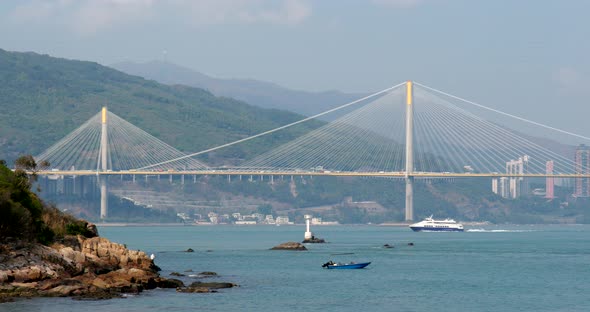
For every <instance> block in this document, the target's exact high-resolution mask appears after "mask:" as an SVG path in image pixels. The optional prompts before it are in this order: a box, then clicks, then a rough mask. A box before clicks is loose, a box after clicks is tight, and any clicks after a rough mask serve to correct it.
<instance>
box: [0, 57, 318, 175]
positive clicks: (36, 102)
mask: <svg viewBox="0 0 590 312" xmlns="http://www.w3.org/2000/svg"><path fill="white" fill-rule="evenodd" d="M105 105H106V106H108V107H109V110H110V111H111V112H113V113H115V114H117V115H118V116H120V117H121V118H123V119H126V120H127V121H129V122H131V123H133V124H134V125H136V126H138V127H140V128H142V129H144V130H145V131H146V132H148V133H150V134H151V135H154V136H156V137H157V138H159V139H161V140H162V141H164V142H166V143H168V144H170V145H172V146H174V147H176V148H178V149H180V150H181V151H185V152H197V151H200V150H204V149H206V148H210V147H214V146H218V145H221V144H223V143H227V142H231V141H235V140H238V139H241V138H244V137H247V136H250V135H253V134H256V133H260V132H262V131H265V130H269V129H273V128H276V127H278V126H282V125H285V124H288V123H290V122H293V121H296V120H299V119H302V118H303V116H300V115H297V114H294V113H291V112H286V111H280V110H276V109H262V108H259V107H256V106H252V105H249V104H247V103H244V102H242V101H238V100H234V99H230V98H227V97H217V96H215V95H213V94H212V93H210V92H209V91H206V90H203V89H199V88H194V87H188V86H181V85H174V86H169V85H164V84H160V83H157V82H155V81H150V80H146V79H143V78H140V77H137V76H131V75H128V74H125V73H122V72H120V71H117V70H115V69H112V68H109V67H105V66H102V65H100V64H97V63H93V62H85V61H77V60H67V59H61V58H54V57H50V56H48V55H40V54H36V53H18V52H8V51H5V50H1V49H0V159H4V160H6V161H7V163H8V164H11V163H12V161H13V160H14V159H16V157H17V156H18V155H19V154H33V155H37V154H39V153H40V152H42V151H43V150H45V149H46V148H48V147H49V146H51V145H52V144H54V143H56V142H57V141H58V140H59V139H61V138H62V137H64V136H65V135H66V134H68V133H70V132H71V131H73V130H74V129H76V128H77V127H79V126H80V125H82V123H84V122H85V121H86V120H87V119H88V118H90V117H92V116H94V115H95V114H97V113H98V112H99V111H100V109H101V107H102V106H105ZM320 124H321V122H317V121H316V122H311V123H305V124H303V125H302V126H303V127H299V126H298V127H297V128H296V129H293V128H290V129H286V131H281V132H280V133H277V134H276V135H273V136H265V137H262V138H260V139H256V140H252V141H249V142H247V143H246V144H239V145H237V146H233V147H231V148H229V149H226V150H221V151H219V152H218V153H216V154H214V155H213V156H211V157H217V158H215V159H208V160H207V161H211V162H216V161H217V162H224V159H226V158H245V157H248V156H252V155H253V154H256V153H259V152H261V151H265V150H268V149H269V148H270V147H271V146H276V145H277V144H280V143H284V142H286V141H289V140H291V139H293V138H295V137H297V136H298V135H300V134H301V133H303V132H306V131H309V130H310V129H312V128H315V127H317V126H319V125H320Z"/></svg>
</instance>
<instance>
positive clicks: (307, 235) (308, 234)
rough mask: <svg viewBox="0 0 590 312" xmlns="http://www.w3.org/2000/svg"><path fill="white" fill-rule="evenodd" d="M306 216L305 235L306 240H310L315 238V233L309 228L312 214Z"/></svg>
mask: <svg viewBox="0 0 590 312" xmlns="http://www.w3.org/2000/svg"><path fill="white" fill-rule="evenodd" d="M303 217H304V218H305V236H303V238H304V241H309V240H312V239H313V233H312V232H311V231H310V229H309V225H310V223H311V215H307V214H306V215H305V216H303Z"/></svg>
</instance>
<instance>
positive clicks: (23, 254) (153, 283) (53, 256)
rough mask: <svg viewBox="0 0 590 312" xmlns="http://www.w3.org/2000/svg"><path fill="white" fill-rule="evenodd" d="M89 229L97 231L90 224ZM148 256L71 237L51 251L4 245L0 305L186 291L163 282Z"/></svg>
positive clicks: (176, 284) (18, 244)
mask: <svg viewBox="0 0 590 312" xmlns="http://www.w3.org/2000/svg"><path fill="white" fill-rule="evenodd" d="M88 227H89V228H91V229H92V228H93V229H94V231H96V228H95V227H94V226H93V225H92V224H88ZM158 271H159V268H158V267H157V266H156V265H155V264H154V262H153V260H151V259H150V258H149V257H148V256H147V255H146V254H145V253H144V252H142V251H136V250H129V249H127V248H126V247H125V246H124V245H121V244H118V243H113V242H111V241H109V240H108V239H106V238H103V237H99V236H94V237H90V238H87V237H84V236H82V235H76V236H74V235H67V236H64V238H63V239H61V240H59V241H56V242H55V243H53V244H51V245H50V246H45V245H42V244H39V243H35V242H27V241H24V240H17V239H6V240H5V241H3V242H0V302H4V301H10V300H12V299H13V298H19V297H24V298H30V297H73V298H80V299H109V298H115V297H120V296H122V294H125V293H139V292H141V291H143V290H145V289H153V288H156V287H160V288H177V287H183V286H184V285H183V283H182V282H181V281H179V280H174V279H165V278H162V277H160V276H159V274H158Z"/></svg>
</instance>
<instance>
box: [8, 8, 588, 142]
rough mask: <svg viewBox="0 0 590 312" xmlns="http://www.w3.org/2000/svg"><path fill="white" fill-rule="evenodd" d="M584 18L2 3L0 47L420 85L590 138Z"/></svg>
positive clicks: (529, 13)
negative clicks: (407, 81) (418, 83)
mask: <svg viewBox="0 0 590 312" xmlns="http://www.w3.org/2000/svg"><path fill="white" fill-rule="evenodd" d="M588 12H590V1H587V0H562V1H550V0H519V1H514V0H489V1H474V0H316V1H312V0H194V1H191V0H167V1H166V0H18V1H17V0H3V1H0V38H2V40H1V41H0V48H2V49H5V50H9V51H34V52H38V53H43V54H49V55H51V56H57V57H64V58H69V59H78V60H88V61H95V62H98V63H101V64H104V65H109V64H114V63H117V62H121V61H134V62H146V61H151V60H164V61H168V62H171V63H175V64H178V65H182V66H185V67H188V68H191V69H194V70H197V71H200V72H202V73H205V74H207V75H210V76H214V77H219V78H253V79H258V80H263V81H269V82H274V83H277V84H279V85H282V86H285V87H288V88H292V89H299V90H307V91H321V90H340V91H343V92H371V91H378V90H381V89H384V88H386V87H389V86H392V85H395V84H397V83H399V82H402V81H405V80H415V81H417V82H420V83H422V84H425V85H428V86H430V87H433V88H436V89H440V90H444V91H445V92H449V93H452V94H455V95H458V96H461V97H463V98H466V99H469V100H472V101H475V102H477V103H480V104H483V105H486V106H489V107H493V108H496V109H500V110H502V111H505V112H508V113H511V114H515V115H518V116H523V117H526V118H529V119H532V120H535V121H537V122H541V123H544V124H548V125H551V126H555V127H559V128H561V129H564V130H567V131H571V132H574V133H578V134H581V135H584V136H588V137H590V122H588V119H589V118H590V62H589V61H588V59H589V57H590V19H588V18H587V16H588ZM586 143H590V142H586Z"/></svg>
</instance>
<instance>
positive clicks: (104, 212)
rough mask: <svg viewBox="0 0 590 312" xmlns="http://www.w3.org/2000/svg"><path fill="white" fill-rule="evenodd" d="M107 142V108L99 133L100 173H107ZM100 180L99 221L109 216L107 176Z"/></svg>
mask: <svg viewBox="0 0 590 312" xmlns="http://www.w3.org/2000/svg"><path fill="white" fill-rule="evenodd" d="M108 149H109V142H108V120H107V108H106V106H105V107H103V108H102V118H101V132H100V154H99V155H100V159H99V164H100V171H103V172H104V171H108V164H109V162H108V155H109V150H108ZM99 179H100V219H106V218H107V217H108V216H109V213H108V206H109V190H108V175H101V176H99Z"/></svg>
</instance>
